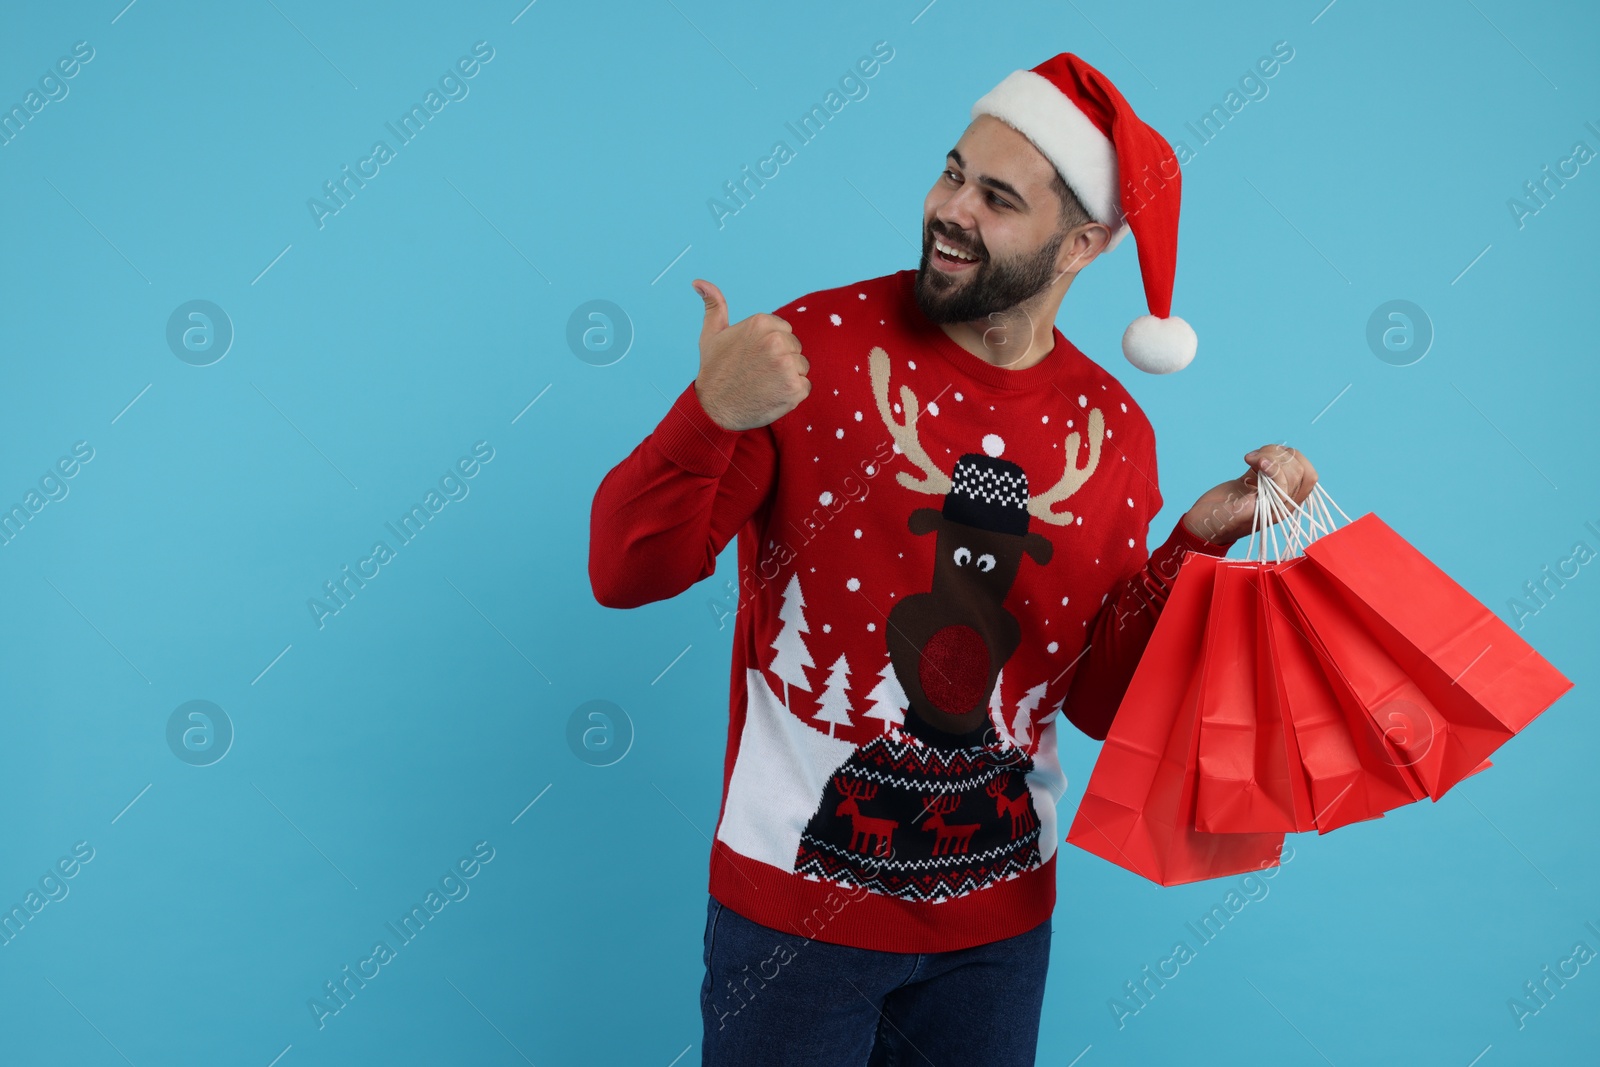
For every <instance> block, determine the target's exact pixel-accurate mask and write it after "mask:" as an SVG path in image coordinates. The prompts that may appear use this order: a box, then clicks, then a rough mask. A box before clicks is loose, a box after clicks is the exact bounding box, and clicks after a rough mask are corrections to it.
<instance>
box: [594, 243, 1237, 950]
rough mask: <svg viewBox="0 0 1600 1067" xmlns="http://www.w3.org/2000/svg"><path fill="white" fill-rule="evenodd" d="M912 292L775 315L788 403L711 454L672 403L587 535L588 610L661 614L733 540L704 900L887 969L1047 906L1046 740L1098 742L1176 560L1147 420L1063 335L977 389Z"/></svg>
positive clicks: (699, 417)
mask: <svg viewBox="0 0 1600 1067" xmlns="http://www.w3.org/2000/svg"><path fill="white" fill-rule="evenodd" d="M915 274H916V272H915V271H912V270H904V271H899V272H897V273H895V274H890V275H886V276H884V277H880V278H874V279H871V280H869V281H864V282H860V283H857V284H854V285H846V286H841V287H839V288H837V289H828V290H825V291H822V292H815V293H810V294H808V295H806V296H804V297H801V298H800V299H798V300H795V301H794V302H792V303H790V304H788V305H785V306H784V307H782V308H780V309H778V310H777V312H776V314H777V315H779V316H780V317H782V318H783V319H784V320H785V321H787V322H788V323H789V324H790V326H792V327H793V328H794V332H795V335H796V336H797V337H798V338H799V339H800V342H801V346H802V349H803V351H804V353H805V357H806V359H807V360H808V362H809V364H810V369H809V371H808V373H807V377H808V378H809V379H810V380H811V386H812V389H811V393H810V395H809V396H807V397H806V399H805V400H803V401H801V403H800V404H799V406H797V407H796V408H795V409H794V410H793V411H791V412H789V413H788V414H786V415H784V416H783V417H781V418H779V419H777V420H776V421H775V422H773V423H771V424H770V425H768V426H763V427H759V428H756V429H752V430H745V431H729V430H725V429H723V428H722V427H720V426H718V425H717V424H716V423H715V422H713V421H712V420H711V418H710V417H709V416H708V415H707V414H706V412H705V409H704V408H702V407H701V406H700V403H699V399H698V395H697V393H696V392H695V386H694V383H693V382H690V384H689V385H688V386H687V387H686V388H685V389H684V390H683V392H682V393H681V394H680V395H679V396H678V397H677V399H676V400H675V401H674V402H673V405H672V407H671V409H670V410H669V411H668V412H667V414H666V415H665V417H664V418H663V419H662V420H661V422H660V424H659V425H657V426H656V428H655V430H654V432H652V433H651V434H650V436H648V437H647V438H645V440H644V441H642V442H641V443H640V444H639V445H638V447H636V448H635V449H634V450H633V451H632V452H631V453H630V454H629V455H628V456H627V458H625V459H624V460H622V462H620V463H619V464H617V466H616V467H614V468H613V469H612V470H611V471H609V472H608V473H607V474H606V476H605V478H604V479H603V480H602V481H601V483H600V486H599V488H598V490H597V492H596V494H595V498H594V503H593V507H592V510H591V516H590V525H591V530H590V532H591V537H590V543H589V576H590V581H591V584H592V586H593V589H594V592H595V596H596V598H597V599H598V600H599V601H600V603H602V604H604V605H606V606H609V607H616V608H627V607H635V606H638V605H640V604H646V603H650V602H652V601H657V600H663V599H666V598H668V597H673V596H676V595H677V594H679V593H681V592H683V591H684V590H685V589H687V588H688V587H689V586H691V585H693V584H694V583H695V582H698V581H700V580H702V579H704V578H706V577H708V576H710V575H711V574H712V573H713V572H714V570H715V568H716V560H717V556H718V554H719V553H720V552H721V551H722V549H723V547H724V546H725V545H726V544H727V543H728V541H729V540H731V539H732V538H733V537H734V535H735V534H737V535H738V538H739V546H738V574H739V598H738V611H737V616H736V618H735V624H734V631H733V669H732V679H731V683H732V684H731V687H730V698H729V707H728V713H729V714H728V739H727V749H726V756H725V760H724V766H723V782H722V801H721V806H720V810H719V812H718V817H717V828H716V835H715V839H714V841H713V844H712V852H711V870H710V892H711V895H712V896H714V897H716V898H717V899H718V900H719V901H721V902H722V903H723V904H724V905H725V906H727V907H729V908H732V909H733V910H734V911H735V912H738V913H739V914H741V915H743V916H745V917H747V918H749V919H753V920H755V921H756V922H759V923H763V924H765V925H767V926H772V927H775V928H777V929H781V930H784V931H789V932H793V933H795V934H796V935H798V936H803V937H808V938H816V939H818V940H822V941H827V942H833V943H836V944H842V945H852V946H855V947H859V948H871V949H880V950H888V951H894V952H939V951H944V950H949V949H958V948H966V947H970V946H972V945H977V944H983V943H985V942H989V941H994V940H998V939H1000V938H1004V937H1009V936H1011V935H1013V934H1018V933H1021V932H1023V931H1025V930H1029V929H1031V928H1032V927H1034V926H1036V925H1038V924H1039V923H1041V922H1043V921H1044V920H1045V919H1047V918H1048V917H1049V916H1050V913H1051V911H1052V909H1053V908H1054V906H1055V895H1056V874H1055V855H1056V849H1057V846H1058V844H1059V843H1060V842H1061V841H1062V840H1063V838H1062V836H1061V828H1062V825H1063V823H1062V821H1061V820H1060V819H1059V818H1058V816H1057V812H1056V802H1057V801H1058V800H1059V799H1060V797H1061V796H1062V794H1063V793H1064V792H1065V790H1066V786H1067V781H1066V777H1065V775H1064V774H1063V773H1062V770H1061V764H1060V762H1059V760H1058V759H1057V724H1058V722H1059V720H1060V718H1061V717H1062V716H1065V717H1066V719H1067V720H1068V721H1069V722H1071V723H1072V724H1073V725H1074V726H1075V727H1077V728H1078V729H1079V730H1081V731H1083V732H1084V733H1086V734H1088V735H1089V736H1090V737H1092V738H1095V739H1096V740H1104V738H1105V736H1106V732H1107V730H1108V729H1109V728H1110V725H1111V720H1112V717H1113V716H1114V715H1115V713H1116V709H1117V705H1118V703H1119V702H1120V701H1121V698H1122V695H1123V692H1124V691H1125V690H1126V688H1127V685H1128V681H1129V679H1130V678H1131V677H1132V675H1133V671H1134V667H1135V666H1136V665H1137V663H1138V661H1139V657H1140V655H1141V654H1142V652H1143V651H1144V648H1145V645H1146V644H1147V642H1148V640H1149V637H1150V633H1151V630H1152V629H1153V627H1154V625H1155V620H1156V617H1157V615H1158V613H1159V612H1160V609H1161V606H1162V605H1163V604H1164V603H1165V601H1166V597H1167V593H1168V591H1169V589H1170V587H1171V583H1172V581H1173V580H1174V579H1175V578H1176V576H1177V573H1178V565H1179V563H1181V561H1182V559H1183V555H1184V554H1185V553H1186V552H1190V551H1200V552H1206V553H1210V554H1212V555H1218V556H1220V555H1225V554H1226V552H1227V549H1228V546H1227V545H1223V544H1214V543H1212V542H1209V541H1206V540H1204V539H1202V538H1200V537H1197V536H1195V535H1194V534H1192V533H1190V532H1189V530H1188V528H1187V527H1185V526H1184V525H1183V522H1182V520H1181V519H1180V520H1179V521H1178V523H1177V524H1176V525H1175V526H1174V527H1173V529H1172V533H1171V534H1170V535H1169V536H1168V537H1167V540H1166V542H1165V543H1164V544H1162V545H1161V547H1160V548H1158V549H1157V550H1156V551H1155V552H1154V553H1152V552H1150V551H1149V549H1148V547H1147V539H1148V536H1149V528H1150V522H1151V519H1152V517H1153V516H1154V515H1155V514H1156V513H1157V512H1158V511H1160V510H1161V506H1162V498H1161V492H1160V490H1159V488H1158V486H1157V479H1156V449H1155V435H1154V432H1153V431H1152V429H1151V427H1150V423H1149V421H1148V420H1147V419H1146V418H1145V415H1144V412H1143V411H1142V410H1141V409H1140V408H1139V406H1138V405H1137V404H1136V403H1134V401H1133V398H1132V397H1131V396H1130V395H1129V394H1128V392H1127V391H1126V390H1125V389H1124V388H1123V387H1122V385H1121V384H1120V383H1119V382H1118V381H1117V380H1116V379H1115V378H1113V377H1112V376H1111V375H1110V374H1109V373H1108V372H1107V371H1106V370H1105V369H1104V368H1102V367H1101V366H1099V365H1098V364H1096V363H1095V362H1094V361H1092V360H1090V359H1089V358H1088V357H1087V356H1085V355H1084V354H1083V353H1082V352H1080V351H1079V350H1078V349H1077V348H1076V347H1074V346H1073V345H1072V343H1071V342H1069V341H1068V340H1067V339H1066V338H1065V337H1064V336H1062V334H1061V331H1060V330H1059V329H1056V330H1055V331H1054V338H1055V344H1054V347H1053V348H1052V349H1051V351H1050V353H1049V354H1048V355H1047V356H1046V357H1045V358H1044V359H1043V360H1042V361H1040V362H1038V363H1036V364H1034V365H1033V366H1031V367H1027V368H1024V369H1022V370H1011V369H1008V368H1004V367H998V366H995V365H994V364H992V363H989V362H987V361H985V360H983V359H981V358H979V357H978V356H975V355H973V354H972V353H970V352H968V351H966V350H965V349H963V348H961V347H960V346H959V345H957V344H956V343H955V342H954V341H952V340H951V339H950V338H949V337H948V336H946V335H945V333H944V332H943V331H942V330H941V329H939V327H938V326H936V325H934V324H933V323H931V322H930V321H928V319H927V318H926V317H925V316H924V315H923V314H922V312H921V310H920V308H919V307H918V306H917V304H916V301H915V298H914V297H913V295H912V287H913V283H914V280H915Z"/></svg>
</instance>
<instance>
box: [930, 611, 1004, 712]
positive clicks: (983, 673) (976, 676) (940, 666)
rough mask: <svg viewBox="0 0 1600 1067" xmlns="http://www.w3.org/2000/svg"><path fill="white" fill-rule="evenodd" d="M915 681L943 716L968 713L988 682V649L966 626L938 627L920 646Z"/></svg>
mask: <svg viewBox="0 0 1600 1067" xmlns="http://www.w3.org/2000/svg"><path fill="white" fill-rule="evenodd" d="M917 678H918V680H919V681H920V682H921V683H922V691H923V693H925V694H926V695H927V697H928V699H929V700H930V701H932V702H933V706H934V707H936V708H938V709H939V710H940V711H942V712H944V713H945V714H946V715H960V714H962V713H964V712H968V711H971V710H972V707H973V705H974V704H976V703H977V702H978V700H979V699H980V698H981V697H982V696H983V683H985V682H987V681H988V680H989V646H988V645H986V644H984V643H983V638H982V637H980V636H979V635H978V631H976V630H974V629H973V628H972V627H970V626H942V627H940V628H939V629H937V630H935V631H934V633H933V636H932V637H930V638H928V643H927V644H925V645H923V646H922V656H921V658H920V659H919V660H918V662H917Z"/></svg>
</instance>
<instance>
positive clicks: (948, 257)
mask: <svg viewBox="0 0 1600 1067" xmlns="http://www.w3.org/2000/svg"><path fill="white" fill-rule="evenodd" d="M930 258H931V259H932V260H933V262H934V264H935V265H936V266H937V267H938V268H939V269H940V270H943V271H945V272H947V273H953V272H958V271H963V270H967V269H968V268H970V267H974V266H976V265H977V264H978V263H979V262H980V259H979V257H978V256H977V255H975V254H974V253H972V252H969V251H967V250H966V249H964V248H957V247H956V246H955V245H952V244H950V243H949V242H948V241H946V240H944V239H943V238H941V237H939V236H937V235H934V237H933V254H932V256H931V257H930Z"/></svg>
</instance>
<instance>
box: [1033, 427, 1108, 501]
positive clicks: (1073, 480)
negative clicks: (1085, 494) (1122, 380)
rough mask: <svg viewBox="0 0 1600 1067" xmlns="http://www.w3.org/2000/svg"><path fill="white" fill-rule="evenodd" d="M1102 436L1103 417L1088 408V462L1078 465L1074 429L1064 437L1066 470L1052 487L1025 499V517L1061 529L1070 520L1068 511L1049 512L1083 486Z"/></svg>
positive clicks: (1096, 459)
mask: <svg viewBox="0 0 1600 1067" xmlns="http://www.w3.org/2000/svg"><path fill="white" fill-rule="evenodd" d="M1105 436H1106V417H1105V416H1104V415H1102V414H1101V413H1100V409H1099V408H1091V409H1089V461H1088V462H1087V463H1085V464H1084V465H1083V466H1081V467H1080V466H1079V465H1078V443H1079V435H1078V432H1077V431H1076V430H1074V431H1073V432H1072V433H1069V434H1067V451H1066V456H1067V469H1066V470H1065V471H1064V472H1063V473H1062V475H1061V480H1060V481H1059V482H1057V483H1056V484H1055V486H1054V487H1053V488H1051V489H1049V490H1048V491H1046V492H1043V493H1040V494H1039V495H1038V496H1030V497H1029V498H1028V514H1029V515H1032V516H1033V517H1034V518H1036V519H1043V520H1044V521H1045V522H1049V523H1054V524H1055V525H1057V526H1065V525H1067V524H1068V523H1070V522H1071V521H1072V519H1073V515H1072V512H1070V511H1061V512H1056V511H1051V510H1050V509H1051V508H1052V507H1054V506H1055V505H1056V504H1059V503H1060V502H1061V501H1063V500H1065V499H1067V497H1069V496H1071V495H1072V494H1073V493H1076V492H1077V491H1078V490H1079V489H1080V488H1082V487H1083V483H1084V482H1086V481H1088V480H1089V475H1091V474H1093V473H1094V471H1095V468H1096V467H1098V466H1100V442H1101V441H1102V440H1104V439H1105Z"/></svg>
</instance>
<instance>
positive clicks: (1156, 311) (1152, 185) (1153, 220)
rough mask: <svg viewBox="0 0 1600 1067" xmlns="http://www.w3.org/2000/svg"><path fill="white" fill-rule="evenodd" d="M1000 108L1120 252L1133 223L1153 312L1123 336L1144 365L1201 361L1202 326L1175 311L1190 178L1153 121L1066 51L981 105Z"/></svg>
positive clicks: (1016, 77) (998, 114)
mask: <svg viewBox="0 0 1600 1067" xmlns="http://www.w3.org/2000/svg"><path fill="white" fill-rule="evenodd" d="M979 115H993V116H994V117H995V118H997V119H1000V120H1001V121H1002V122H1004V123H1005V124H1006V125H1008V126H1010V127H1011V128H1013V129H1014V130H1016V131H1017V132H1018V133H1020V134H1022V135H1023V136H1024V137H1026V138H1027V139H1028V140H1030V141H1032V142H1033V145H1034V147H1036V148H1037V149H1039V151H1040V152H1041V153H1043V155H1044V157H1045V158H1046V159H1048V160H1049V161H1050V162H1051V163H1052V164H1054V166H1055V168H1056V171H1057V173H1059V174H1060V175H1061V178H1062V180H1063V181H1065V182H1066V183H1067V185H1068V187H1070V188H1071V189H1072V191H1073V192H1074V193H1075V194H1077V197H1078V199H1079V200H1081V201H1082V202H1083V206H1084V207H1085V208H1086V209H1087V210H1088V212H1089V214H1090V216H1091V217H1092V218H1093V219H1094V220H1095V221H1096V222H1100V223H1104V224H1105V225H1106V226H1109V227H1110V228H1111V242H1110V243H1109V244H1108V245H1107V246H1106V251H1110V250H1111V249H1112V248H1115V247H1116V246H1117V245H1118V244H1120V243H1121V241H1122V238H1123V237H1124V236H1126V234H1127V233H1128V231H1129V230H1130V229H1131V230H1132V231H1133V234H1134V238H1135V240H1136V242H1137V247H1138V249H1139V271H1140V274H1141V275H1142V276H1143V278H1144V295H1145V301H1146V303H1148V305H1149V308H1150V314H1148V315H1141V316H1139V317H1138V318H1136V319H1134V320H1133V322H1132V324H1130V325H1129V326H1128V329H1127V332H1125V333H1124V334H1123V335H1122V353H1123V355H1125V356H1127V357H1128V362H1130V363H1132V364H1133V365H1134V366H1135V367H1138V368H1139V369H1140V370H1143V371H1149V372H1150V373H1152V374H1169V373H1171V372H1172V371H1176V370H1182V369H1183V368H1184V367H1186V366H1188V365H1189V361H1190V360H1192V359H1193V358H1194V351H1195V345H1196V343H1197V341H1196V338H1195V335H1194V330H1193V328H1191V327H1190V325H1189V324H1188V323H1187V322H1184V321H1183V320H1182V319H1180V318H1178V317H1177V316H1176V315H1173V314H1172V273H1173V270H1174V268H1175V267H1176V265H1177V260H1178V202H1179V199H1180V190H1181V186H1182V178H1181V174H1180V171H1179V167H1178V159H1177V156H1175V155H1174V154H1173V151H1172V146H1171V145H1169V144H1167V141H1166V139H1165V138H1164V137H1162V136H1161V135H1160V134H1159V133H1157V132H1156V131H1155V130H1153V129H1151V128H1150V127H1149V126H1147V125H1145V123H1144V122H1143V121H1141V120H1140V118H1139V116H1137V115H1135V114H1134V113H1133V108H1132V107H1131V106H1129V104H1128V102H1127V101H1126V100H1124V99H1123V98H1122V94H1121V93H1119V92H1118V91H1117V87H1116V86H1114V85H1112V84H1111V81H1110V79H1108V78H1107V77H1106V76H1105V75H1104V74H1101V73H1100V72H1099V71H1098V70H1095V69H1094V68H1093V67H1091V66H1090V65H1089V64H1087V63H1085V62H1084V61H1083V60H1081V59H1079V58H1078V57H1077V56H1075V55H1073V54H1072V53H1071V52H1063V53H1061V54H1060V55H1058V56H1056V57H1054V58H1053V59H1047V60H1045V61H1044V62H1043V63H1041V64H1039V65H1038V66H1037V67H1034V68H1033V69H1032V70H1018V71H1013V72H1012V73H1010V74H1009V75H1007V76H1006V78H1005V80H1003V81H1002V82H1001V83H1000V84H999V85H997V86H995V87H994V88H993V89H991V90H990V91H989V92H987V93H985V94H984V95H983V97H981V98H980V99H979V100H978V102H977V103H976V104H974V105H972V117H973V118H977V117H978V116H979Z"/></svg>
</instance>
